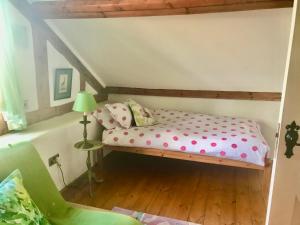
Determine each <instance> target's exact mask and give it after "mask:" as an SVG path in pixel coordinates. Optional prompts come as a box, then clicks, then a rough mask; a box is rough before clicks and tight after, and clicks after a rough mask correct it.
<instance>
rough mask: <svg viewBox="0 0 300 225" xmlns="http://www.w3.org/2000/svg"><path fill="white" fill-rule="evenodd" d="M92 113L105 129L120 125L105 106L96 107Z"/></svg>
mask: <svg viewBox="0 0 300 225" xmlns="http://www.w3.org/2000/svg"><path fill="white" fill-rule="evenodd" d="M92 115H93V116H94V117H95V118H96V120H97V122H98V123H99V124H100V125H101V126H104V127H105V128H106V129H108V130H111V129H114V128H117V127H120V125H119V123H118V122H117V121H115V120H114V118H113V117H112V116H111V114H110V112H109V110H108V109H106V108H105V107H102V108H99V109H97V110H96V111H95V112H93V113H92Z"/></svg>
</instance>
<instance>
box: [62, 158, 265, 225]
mask: <svg viewBox="0 0 300 225" xmlns="http://www.w3.org/2000/svg"><path fill="white" fill-rule="evenodd" d="M95 170H96V172H97V173H98V174H99V169H98V168H96V169H95ZM259 173H261V172H258V171H255V170H248V169H236V168H231V167H224V166H217V165H209V164H201V163H194V162H189V161H182V160H174V159H166V158H156V157H149V156H143V155H135V154H128V153H120V152H113V153H111V154H109V155H108V156H107V157H106V158H105V160H104V177H105V182H104V183H102V184H96V185H95V186H94V196H93V198H90V197H89V189H88V183H87V179H86V177H82V178H80V179H79V180H78V181H76V182H75V183H74V184H72V185H71V187H68V188H66V189H65V190H64V191H63V196H64V197H65V199H66V200H68V201H71V202H75V203H80V204H86V205H90V206H95V207H99V208H104V209H109V210H110V209H112V208H113V207H114V206H119V207H123V208H127V209H132V210H138V211H142V212H147V213H151V214H155V215H161V216H167V217H172V218H177V219H182V220H188V221H191V222H194V223H200V224H202V225H221V224H222V225H263V224H264V218H265V212H266V207H265V202H264V199H263V194H262V190H261V184H260V179H259V177H260V174H259Z"/></svg>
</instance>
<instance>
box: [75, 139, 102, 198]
mask: <svg viewBox="0 0 300 225" xmlns="http://www.w3.org/2000/svg"><path fill="white" fill-rule="evenodd" d="M87 142H88V143H89V144H91V147H90V148H83V144H82V141H80V142H77V143H76V144H75V145H74V147H75V148H76V149H78V150H80V151H86V152H87V159H86V167H87V169H88V170H87V172H88V179H89V186H90V196H91V197H92V196H93V191H92V181H93V180H94V181H95V182H96V183H102V182H103V181H104V179H103V178H100V179H97V177H96V175H95V173H94V172H93V171H92V162H91V153H92V152H94V151H98V150H100V160H101V172H103V144H102V143H101V142H100V141H90V140H88V141H87Z"/></svg>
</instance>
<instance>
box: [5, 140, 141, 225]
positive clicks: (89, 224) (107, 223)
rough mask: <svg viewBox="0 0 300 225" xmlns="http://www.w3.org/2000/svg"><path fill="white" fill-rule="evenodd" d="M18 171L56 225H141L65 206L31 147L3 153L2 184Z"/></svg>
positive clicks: (105, 213)
mask: <svg viewBox="0 0 300 225" xmlns="http://www.w3.org/2000/svg"><path fill="white" fill-rule="evenodd" d="M15 169H19V170H20V171H21V173H22V175H23V179H24V186H25V188H26V189H27V191H28V192H29V194H30V196H31V198H32V199H33V200H34V202H35V203H36V204H37V206H38V207H39V209H40V210H41V212H42V213H43V214H44V215H45V216H46V217H47V218H48V220H49V222H50V223H51V224H53V225H141V224H140V223H139V222H138V221H137V220H135V219H133V218H131V217H128V216H125V215H121V214H117V213H113V212H110V211H104V210H103V211H101V210H99V211H97V210H89V209H86V208H84V207H76V206H74V205H72V204H70V203H68V202H66V201H65V200H64V199H63V198H62V196H61V194H60V193H59V191H58V190H57V188H56V186H55V184H54V182H53V181H52V179H51V177H50V175H49V173H48V171H47V168H46V167H45V165H44V163H43V162H42V160H41V158H40V156H39V154H38V152H37V151H36V150H35V148H34V146H33V145H32V144H31V143H19V144H15V145H11V146H9V147H7V148H1V149H0V181H1V180H3V179H4V178H6V177H7V176H8V175H9V174H10V173H11V172H12V171H13V170H15Z"/></svg>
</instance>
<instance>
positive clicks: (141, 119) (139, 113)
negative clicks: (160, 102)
mask: <svg viewBox="0 0 300 225" xmlns="http://www.w3.org/2000/svg"><path fill="white" fill-rule="evenodd" d="M127 104H128V105H129V107H130V109H131V111H132V113H133V117H134V120H135V124H136V126H138V127H142V126H150V125H154V124H155V119H154V117H153V115H152V113H151V112H150V110H149V109H147V108H144V107H142V106H141V105H140V104H138V103H137V102H135V101H134V100H132V99H129V100H128V101H127Z"/></svg>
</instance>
